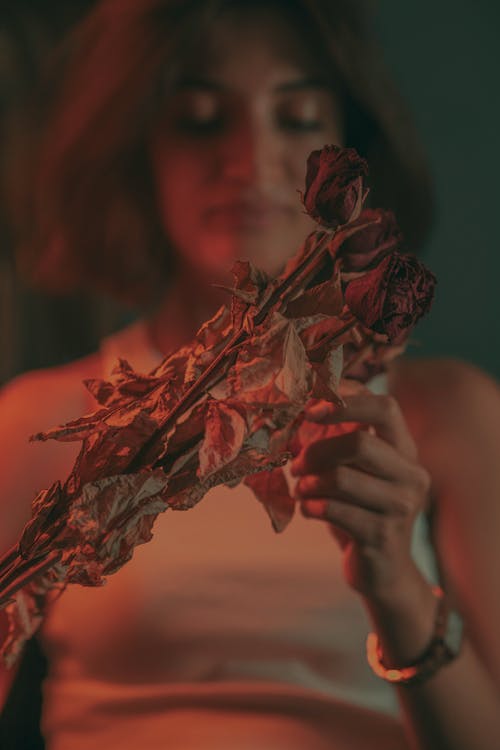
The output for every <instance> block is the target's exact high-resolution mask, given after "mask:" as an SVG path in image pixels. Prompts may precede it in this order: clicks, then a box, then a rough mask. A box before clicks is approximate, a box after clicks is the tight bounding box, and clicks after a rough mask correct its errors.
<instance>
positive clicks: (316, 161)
mask: <svg viewBox="0 0 500 750" xmlns="http://www.w3.org/2000/svg"><path fill="white" fill-rule="evenodd" d="M367 174H368V164H367V162H366V161H365V159H362V158H361V157H360V156H359V155H358V153H357V151H356V150H355V149H353V148H340V146H324V147H323V148H322V149H320V150H317V151H312V152H311V153H310V154H309V157H308V159H307V171H306V190H305V193H304V194H303V196H302V202H303V204H304V207H305V209H306V211H307V213H308V214H309V216H310V217H311V218H312V219H314V220H315V221H317V222H318V223H319V224H322V225H323V226H326V227H331V228H335V227H337V226H338V225H339V224H347V222H349V221H353V220H354V219H357V218H358V216H359V214H360V212H361V207H362V205H363V201H364V200H365V198H366V196H367V195H368V189H365V187H364V185H363V177H365V176H366V175H367Z"/></svg>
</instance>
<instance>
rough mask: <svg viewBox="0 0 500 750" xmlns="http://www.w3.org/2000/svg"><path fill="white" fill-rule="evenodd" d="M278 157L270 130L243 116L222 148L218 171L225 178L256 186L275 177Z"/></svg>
mask: <svg viewBox="0 0 500 750" xmlns="http://www.w3.org/2000/svg"><path fill="white" fill-rule="evenodd" d="M278 158H279V155H278V149H277V144H276V143H275V139H274V137H273V133H272V130H271V128H270V127H268V126H266V124H265V123H262V122H259V121H256V120H254V119H252V118H250V117H246V118H245V120H244V121H242V122H241V123H240V124H239V125H238V127H235V128H234V129H233V130H232V131H231V132H230V133H228V135H227V138H226V139H225V142H224V144H223V145H222V148H221V171H222V174H223V176H224V177H225V178H226V179H230V180H235V181H239V182H242V183H245V184H257V185H259V184H261V183H265V182H267V181H268V180H269V179H270V178H272V177H273V175H275V174H276V172H277V169H278Z"/></svg>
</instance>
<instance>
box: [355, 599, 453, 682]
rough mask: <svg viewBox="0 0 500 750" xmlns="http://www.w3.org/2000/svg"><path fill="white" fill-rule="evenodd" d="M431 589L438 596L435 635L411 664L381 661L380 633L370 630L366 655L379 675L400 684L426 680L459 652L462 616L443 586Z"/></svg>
mask: <svg viewBox="0 0 500 750" xmlns="http://www.w3.org/2000/svg"><path fill="white" fill-rule="evenodd" d="M432 592H433V594H434V596H436V597H437V598H438V600H439V601H438V608H437V613H436V622H435V627H434V635H433V637H432V640H431V642H430V644H429V646H428V647H427V648H426V650H425V651H424V653H423V654H422V655H421V656H420V657H419V658H418V659H417V660H416V661H415V662H413V663H412V664H409V665H407V666H405V667H400V668H394V667H392V668H391V667H386V666H385V665H384V663H383V661H382V659H383V654H382V649H381V646H380V642H379V638H378V636H377V634H376V633H369V634H368V638H367V639H366V657H367V660H368V664H369V665H370V667H371V668H372V670H373V671H374V672H375V674H376V675H377V676H378V677H381V678H382V679H384V680H386V681H387V682H391V683H393V684H398V685H412V684H415V683H418V682H423V681H424V680H426V679H428V678H429V677H431V676H432V675H433V674H434V673H435V672H437V670H438V669H440V667H442V666H444V665H445V664H448V663H449V662H450V661H452V660H453V659H455V657H457V656H458V654H459V653H460V648H461V645H462V641H463V631H464V623H463V620H462V617H461V616H460V614H459V613H458V612H457V611H456V610H454V609H451V607H450V605H449V602H448V599H447V597H446V596H445V594H444V592H443V590H442V588H441V587H440V586H433V587H432Z"/></svg>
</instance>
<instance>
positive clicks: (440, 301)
mask: <svg viewBox="0 0 500 750" xmlns="http://www.w3.org/2000/svg"><path fill="white" fill-rule="evenodd" d="M378 6H379V9H380V11H379V15H378V17H377V19H376V28H377V32H378V35H379V38H380V40H381V42H382V45H383V48H384V51H385V53H386V59H387V62H388V63H389V64H390V67H391V70H392V72H393V74H394V76H395V78H396V81H397V82H398V84H399V86H400V89H401V90H402V92H403V93H404V95H405V97H406V99H407V101H408V102H409V104H410V106H411V108H412V110H413V113H414V116H415V120H416V123H417V125H418V127H419V130H420V133H421V136H422V139H423V142H424V144H425V146H426V148H427V152H428V154H429V158H430V162H431V167H432V169H433V174H434V178H435V182H436V192H437V200H438V206H437V213H438V215H437V221H436V225H435V229H434V233H433V236H432V238H431V241H430V242H429V243H428V247H427V249H426V253H425V255H424V260H425V262H426V263H427V265H429V266H430V268H431V269H432V270H433V271H434V272H435V274H436V276H437V277H438V287H437V289H436V301H435V304H434V307H433V309H432V312H431V314H430V316H429V317H428V319H427V320H424V321H422V322H421V323H420V324H419V326H418V328H417V329H416V331H415V333H416V336H417V338H419V339H420V341H421V346H420V347H419V348H418V350H417V349H415V350H414V352H415V354H417V353H418V356H420V355H429V356H442V355H446V356H453V357H460V358H462V359H467V360H469V361H471V362H473V363H474V364H476V365H478V366H480V367H482V368H483V369H485V370H486V371H488V372H489V373H490V374H492V375H494V376H495V377H496V378H498V377H499V376H500V288H499V277H500V241H499V227H498V217H499V213H500V212H499V201H500V189H499V183H498V178H499V166H500V158H499V144H498V140H499V134H500V95H499V74H500V55H499V44H498V39H499V36H498V34H499V29H500V4H498V3H497V2H495V1H494V0H479V1H478V2H474V3H470V2H466V1H465V0H455V1H453V2H452V0H437V1H436V0H419V1H418V2H417V1H416V0H413V1H412V2H400V1H399V0H379V2H378ZM412 353H413V350H412Z"/></svg>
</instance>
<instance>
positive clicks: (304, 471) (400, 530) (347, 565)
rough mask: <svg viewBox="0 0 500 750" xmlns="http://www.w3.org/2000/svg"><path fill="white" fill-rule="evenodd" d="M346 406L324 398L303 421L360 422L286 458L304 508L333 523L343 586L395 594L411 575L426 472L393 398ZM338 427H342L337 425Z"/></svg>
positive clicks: (350, 400) (363, 398)
mask: <svg viewBox="0 0 500 750" xmlns="http://www.w3.org/2000/svg"><path fill="white" fill-rule="evenodd" d="M344 401H345V404H346V406H345V407H337V406H335V405H333V404H330V403H329V402H326V401H322V402H319V403H317V404H315V405H314V406H313V407H311V408H310V409H309V410H308V412H306V416H307V419H309V420H311V421H313V422H317V423H320V424H322V425H326V424H331V425H334V424H339V425H340V424H341V423H346V422H348V423H358V424H357V425H352V427H355V426H356V427H357V428H358V429H355V430H353V431H351V432H348V433H344V434H340V435H337V436H334V437H328V438H322V439H319V440H316V441H312V442H310V443H308V444H307V445H306V446H305V447H304V448H303V449H302V450H301V452H300V453H299V454H298V456H297V457H296V458H295V459H294V461H293V462H292V467H291V468H292V474H294V475H295V476H296V477H298V478H299V481H298V483H297V487H296V495H297V497H298V498H299V500H301V501H302V512H303V513H304V515H306V516H308V517H311V518H320V519H324V520H327V521H329V522H330V523H331V524H332V531H333V533H334V535H335V536H336V537H337V539H338V540H339V542H340V544H341V545H342V548H343V550H344V574H345V576H346V579H347V582H348V583H349V585H350V586H351V587H352V588H354V589H355V590H356V591H358V592H360V593H361V594H363V595H364V596H365V597H368V598H372V597H373V598H379V597H382V598H383V597H384V595H385V594H387V595H391V596H392V595H394V593H395V591H398V590H402V591H404V589H405V584H406V582H407V581H408V580H409V577H411V575H414V573H415V565H414V563H413V560H412V558H411V538H412V529H413V523H414V521H415V518H416V516H417V515H418V513H419V511H420V510H422V509H423V508H424V507H425V506H426V504H427V500H428V495H429V488H430V477H429V474H428V472H427V471H426V470H425V469H424V468H423V467H422V466H421V465H420V464H419V462H418V456H417V448H416V445H415V442H414V440H413V438H412V436H411V434H410V432H409V430H408V427H407V424H406V422H405V419H404V417H403V415H402V413H401V410H400V408H399V405H398V403H397V401H396V400H395V399H394V398H393V397H392V396H385V395H384V396H378V395H374V394H372V393H363V394H359V395H353V396H348V397H346V398H345V399H344ZM343 427H345V426H344V425H343Z"/></svg>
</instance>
